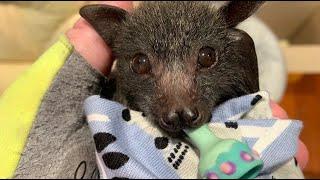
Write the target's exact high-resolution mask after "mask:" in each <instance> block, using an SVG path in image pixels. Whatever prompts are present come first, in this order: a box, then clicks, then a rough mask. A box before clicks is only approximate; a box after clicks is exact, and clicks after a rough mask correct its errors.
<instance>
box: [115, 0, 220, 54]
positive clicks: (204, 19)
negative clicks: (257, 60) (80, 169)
mask: <svg viewBox="0 0 320 180" xmlns="http://www.w3.org/2000/svg"><path fill="white" fill-rule="evenodd" d="M222 27H223V25H222V22H221V20H220V19H219V18H218V14H217V11H216V10H215V9H214V8H212V7H211V6H209V4H208V3H205V2H200V3H199V2H198V3H195V2H152V3H143V4H142V5H140V6H139V8H138V9H136V10H135V11H134V12H133V13H132V14H131V15H130V16H129V17H128V19H127V20H126V22H124V24H123V26H122V33H121V35H120V37H118V40H117V41H118V42H119V44H120V45H119V46H121V47H126V46H128V45H130V48H126V50H124V49H123V50H124V51H126V53H128V54H134V53H136V52H138V51H140V52H141V51H142V52H143V53H150V54H151V55H153V56H157V57H158V58H160V59H163V58H165V57H171V58H181V56H188V55H189V53H190V52H192V51H193V50H196V49H199V48H201V46H203V45H205V44H210V43H215V41H218V40H219V39H221V37H220V36H223V33H222V32H223V28H222ZM121 47H119V48H121Z"/></svg>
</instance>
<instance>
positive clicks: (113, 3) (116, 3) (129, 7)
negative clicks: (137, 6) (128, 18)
mask: <svg viewBox="0 0 320 180" xmlns="http://www.w3.org/2000/svg"><path fill="white" fill-rule="evenodd" d="M101 4H107V5H111V6H116V7H119V8H122V9H124V10H126V11H131V10H132V9H133V2H132V1H102V2H101Z"/></svg>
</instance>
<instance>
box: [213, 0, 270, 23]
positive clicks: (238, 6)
mask: <svg viewBox="0 0 320 180" xmlns="http://www.w3.org/2000/svg"><path fill="white" fill-rule="evenodd" d="M263 3H264V1H230V2H229V3H227V4H226V5H224V6H222V7H221V8H220V9H219V15H220V17H221V18H223V19H224V21H225V22H226V24H227V26H228V27H234V26H236V25H237V24H239V23H240V22H242V21H244V20H245V19H247V18H248V17H250V16H251V15H252V14H253V13H254V12H256V11H257V10H258V9H259V7H260V6H261V5H262V4H263Z"/></svg>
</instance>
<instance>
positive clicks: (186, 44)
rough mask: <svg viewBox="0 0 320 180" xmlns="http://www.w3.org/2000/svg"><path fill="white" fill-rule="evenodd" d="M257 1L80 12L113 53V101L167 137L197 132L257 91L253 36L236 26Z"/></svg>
mask: <svg viewBox="0 0 320 180" xmlns="http://www.w3.org/2000/svg"><path fill="white" fill-rule="evenodd" d="M261 4H262V3H261V2H251V1H248V2H244V1H232V2H230V3H229V4H227V5H225V6H223V7H221V8H219V9H215V8H214V7H212V5H211V3H209V2H144V3H142V4H141V5H140V6H139V7H138V8H137V9H135V10H134V11H133V12H132V13H128V12H126V11H124V10H122V9H119V8H117V7H113V6H107V5H89V6H85V7H83V8H82V9H81V11H80V14H81V15H82V17H84V18H85V19H86V20H87V21H88V22H89V23H90V24H91V25H92V26H93V27H94V28H95V29H96V30H97V31H98V33H99V34H100V35H101V36H102V37H103V39H104V40H105V41H106V43H107V44H109V46H110V47H111V48H112V51H113V54H114V56H115V59H116V66H115V67H116V68H115V72H114V77H115V79H116V93H115V99H116V100H117V101H120V102H121V103H123V104H126V105H127V106H129V107H130V108H132V109H135V110H139V111H142V112H144V113H145V114H146V115H147V117H148V118H149V119H150V120H153V121H155V122H157V123H158V124H159V125H160V127H162V128H163V129H164V130H166V131H168V132H178V131H180V130H181V129H182V128H190V127H198V126H200V125H202V124H204V123H206V122H208V120H209V119H210V116H211V111H212V110H213V108H214V107H215V106H216V105H218V104H219V103H221V102H223V101H225V100H228V99H230V98H233V97H238V96H241V95H245V94H248V93H253V92H256V91H258V90H259V83H258V66H257V58H256V53H255V48H254V43H253V41H252V39H251V38H250V36H249V35H248V34H247V33H245V32H243V31H241V30H237V29H235V28H234V27H235V26H236V25H237V24H238V23H240V22H242V21H243V20H245V19H246V18H247V17H249V16H250V15H251V14H253V13H254V12H255V11H256V10H257V8H258V7H259V6H260V5H261Z"/></svg>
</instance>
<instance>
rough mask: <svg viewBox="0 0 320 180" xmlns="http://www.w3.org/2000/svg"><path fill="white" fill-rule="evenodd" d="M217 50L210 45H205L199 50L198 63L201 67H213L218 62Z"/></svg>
mask: <svg viewBox="0 0 320 180" xmlns="http://www.w3.org/2000/svg"><path fill="white" fill-rule="evenodd" d="M216 61H217V58H216V52H215V50H214V49H212V48H210V47H203V48H201V49H200V50H199V55H198V64H199V65H200V66H201V67H206V68H208V67H211V66H213V65H215V64H216Z"/></svg>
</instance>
